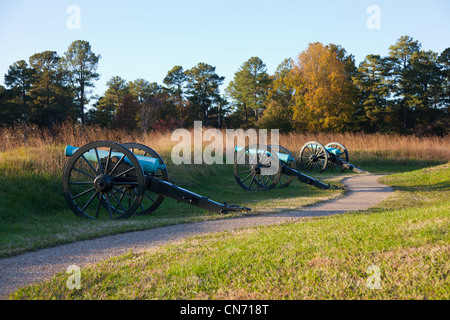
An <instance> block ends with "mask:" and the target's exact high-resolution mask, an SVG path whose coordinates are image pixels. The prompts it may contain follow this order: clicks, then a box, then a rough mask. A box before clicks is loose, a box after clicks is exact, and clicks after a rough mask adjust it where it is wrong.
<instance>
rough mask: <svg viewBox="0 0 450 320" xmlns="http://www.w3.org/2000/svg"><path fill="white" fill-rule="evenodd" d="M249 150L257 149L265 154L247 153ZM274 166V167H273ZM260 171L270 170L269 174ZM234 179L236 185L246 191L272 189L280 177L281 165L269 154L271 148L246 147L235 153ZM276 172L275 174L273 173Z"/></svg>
mask: <svg viewBox="0 0 450 320" xmlns="http://www.w3.org/2000/svg"><path fill="white" fill-rule="evenodd" d="M250 149H258V150H263V151H266V152H258V153H256V154H252V153H249V152H248V150H250ZM273 164H276V166H273V167H272V165H273ZM262 169H264V170H272V171H271V172H267V173H271V174H261V173H262V171H261V170H262ZM233 171H234V178H235V179H236V181H237V183H238V184H239V185H240V186H241V187H242V188H243V189H244V190H248V191H264V190H270V189H273V188H274V187H275V186H276V185H277V183H278V181H279V180H280V176H281V165H280V160H279V159H278V156H277V155H276V154H274V153H272V152H271V148H270V147H268V146H264V145H259V146H258V145H251V146H246V147H245V148H243V149H242V150H241V151H239V152H237V153H235V157H234V167H233ZM275 171H276V172H275Z"/></svg>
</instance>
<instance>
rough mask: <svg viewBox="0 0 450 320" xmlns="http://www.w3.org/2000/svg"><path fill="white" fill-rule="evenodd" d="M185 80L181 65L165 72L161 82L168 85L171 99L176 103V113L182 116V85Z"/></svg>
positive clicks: (183, 85)
mask: <svg viewBox="0 0 450 320" xmlns="http://www.w3.org/2000/svg"><path fill="white" fill-rule="evenodd" d="M186 81H187V77H186V74H185V73H184V70H183V67H181V66H175V67H173V68H172V69H171V70H169V71H168V72H167V75H166V77H165V78H164V80H163V83H164V84H165V85H166V86H167V87H168V89H169V90H170V93H171V97H172V100H173V101H174V103H175V104H176V105H177V109H178V115H179V116H180V117H182V115H183V106H184V96H183V95H184V89H185V88H184V87H185V84H186Z"/></svg>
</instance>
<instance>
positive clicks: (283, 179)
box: [269, 145, 297, 188]
mask: <svg viewBox="0 0 450 320" xmlns="http://www.w3.org/2000/svg"><path fill="white" fill-rule="evenodd" d="M269 147H271V148H272V149H275V148H274V146H272V145H269ZM278 149H279V150H280V152H281V153H286V154H289V155H290V156H291V158H292V159H294V160H292V161H289V163H287V164H286V165H287V166H288V167H289V168H291V169H294V170H297V164H296V163H295V158H294V156H293V155H292V153H291V152H290V151H289V150H288V149H286V148H285V147H283V146H278ZM293 180H294V177H292V176H288V175H285V174H284V173H283V172H282V173H281V176H280V181H278V184H277V187H278V188H286V187H287V186H288V185H290V184H291V182H292V181H293Z"/></svg>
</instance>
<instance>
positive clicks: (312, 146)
mask: <svg viewBox="0 0 450 320" xmlns="http://www.w3.org/2000/svg"><path fill="white" fill-rule="evenodd" d="M299 156H300V167H301V168H302V169H303V170H305V171H307V172H312V171H317V172H324V171H325V170H326V168H327V164H328V152H327V150H326V149H325V147H324V146H323V145H322V144H321V143H320V142H317V141H310V142H307V143H305V144H304V145H303V147H302V149H301V150H300V155H299Z"/></svg>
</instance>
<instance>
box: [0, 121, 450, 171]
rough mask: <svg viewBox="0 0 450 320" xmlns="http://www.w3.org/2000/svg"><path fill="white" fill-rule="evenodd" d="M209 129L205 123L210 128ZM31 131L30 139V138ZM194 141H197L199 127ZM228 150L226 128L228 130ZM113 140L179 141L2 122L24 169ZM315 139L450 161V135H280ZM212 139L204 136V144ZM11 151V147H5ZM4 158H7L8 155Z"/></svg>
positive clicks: (160, 145)
mask: <svg viewBox="0 0 450 320" xmlns="http://www.w3.org/2000/svg"><path fill="white" fill-rule="evenodd" d="M204 130H205V129H204ZM25 132H26V136H27V141H26V142H25V139H24V137H25ZM190 133H191V144H193V143H194V138H193V137H194V132H193V130H190ZM222 137H223V146H224V153H225V151H226V150H225V148H226V142H225V139H226V133H225V131H224V130H223V131H222ZM98 140H110V141H116V142H119V143H125V142H138V143H143V144H145V145H147V146H149V147H151V148H153V149H155V150H156V151H157V152H158V153H159V154H161V155H162V156H163V157H166V158H167V157H168V156H169V155H170V151H171V148H172V147H173V146H175V145H177V144H178V143H179V142H178V141H172V133H171V132H150V133H148V134H145V135H144V134H142V133H140V132H137V131H134V132H129V131H126V130H119V129H108V128H101V127H98V126H87V127H86V128H85V129H84V130H82V129H81V127H80V126H79V125H73V124H72V123H64V124H62V125H60V126H58V127H56V128H55V129H54V130H53V132H51V131H50V130H48V129H39V128H37V127H34V126H31V127H30V128H29V129H28V130H25V128H24V127H20V126H19V127H14V128H0V160H6V161H7V162H8V163H9V165H10V166H13V167H15V168H16V169H17V168H19V169H21V170H23V169H25V170H30V169H32V171H33V170H38V171H40V172H57V171H59V172H61V170H62V168H63V166H64V163H65V162H66V160H67V159H65V157H64V155H63V154H62V152H61V150H62V148H63V147H64V146H65V145H67V144H70V145H74V146H78V147H80V146H82V145H84V144H86V143H89V142H93V141H98ZM309 141H318V142H321V143H322V144H323V145H326V144H327V143H330V142H340V143H342V144H344V145H345V146H346V148H347V149H348V151H349V153H350V157H351V159H355V158H358V159H372V160H376V159H394V160H426V161H440V162H446V161H450V136H445V137H437V136H436V137H416V136H405V135H399V134H379V133H376V134H364V133H337V134H336V133H319V134H308V133H290V134H282V135H280V141H279V142H280V145H282V146H284V147H286V148H287V149H289V150H290V151H291V152H292V153H293V155H294V156H298V153H299V151H300V150H301V148H302V146H303V145H304V144H305V143H306V142H309ZM210 143H211V142H209V141H203V147H205V146H207V145H209V144H210ZM5 151H10V152H5ZM2 162H3V161H2Z"/></svg>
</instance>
